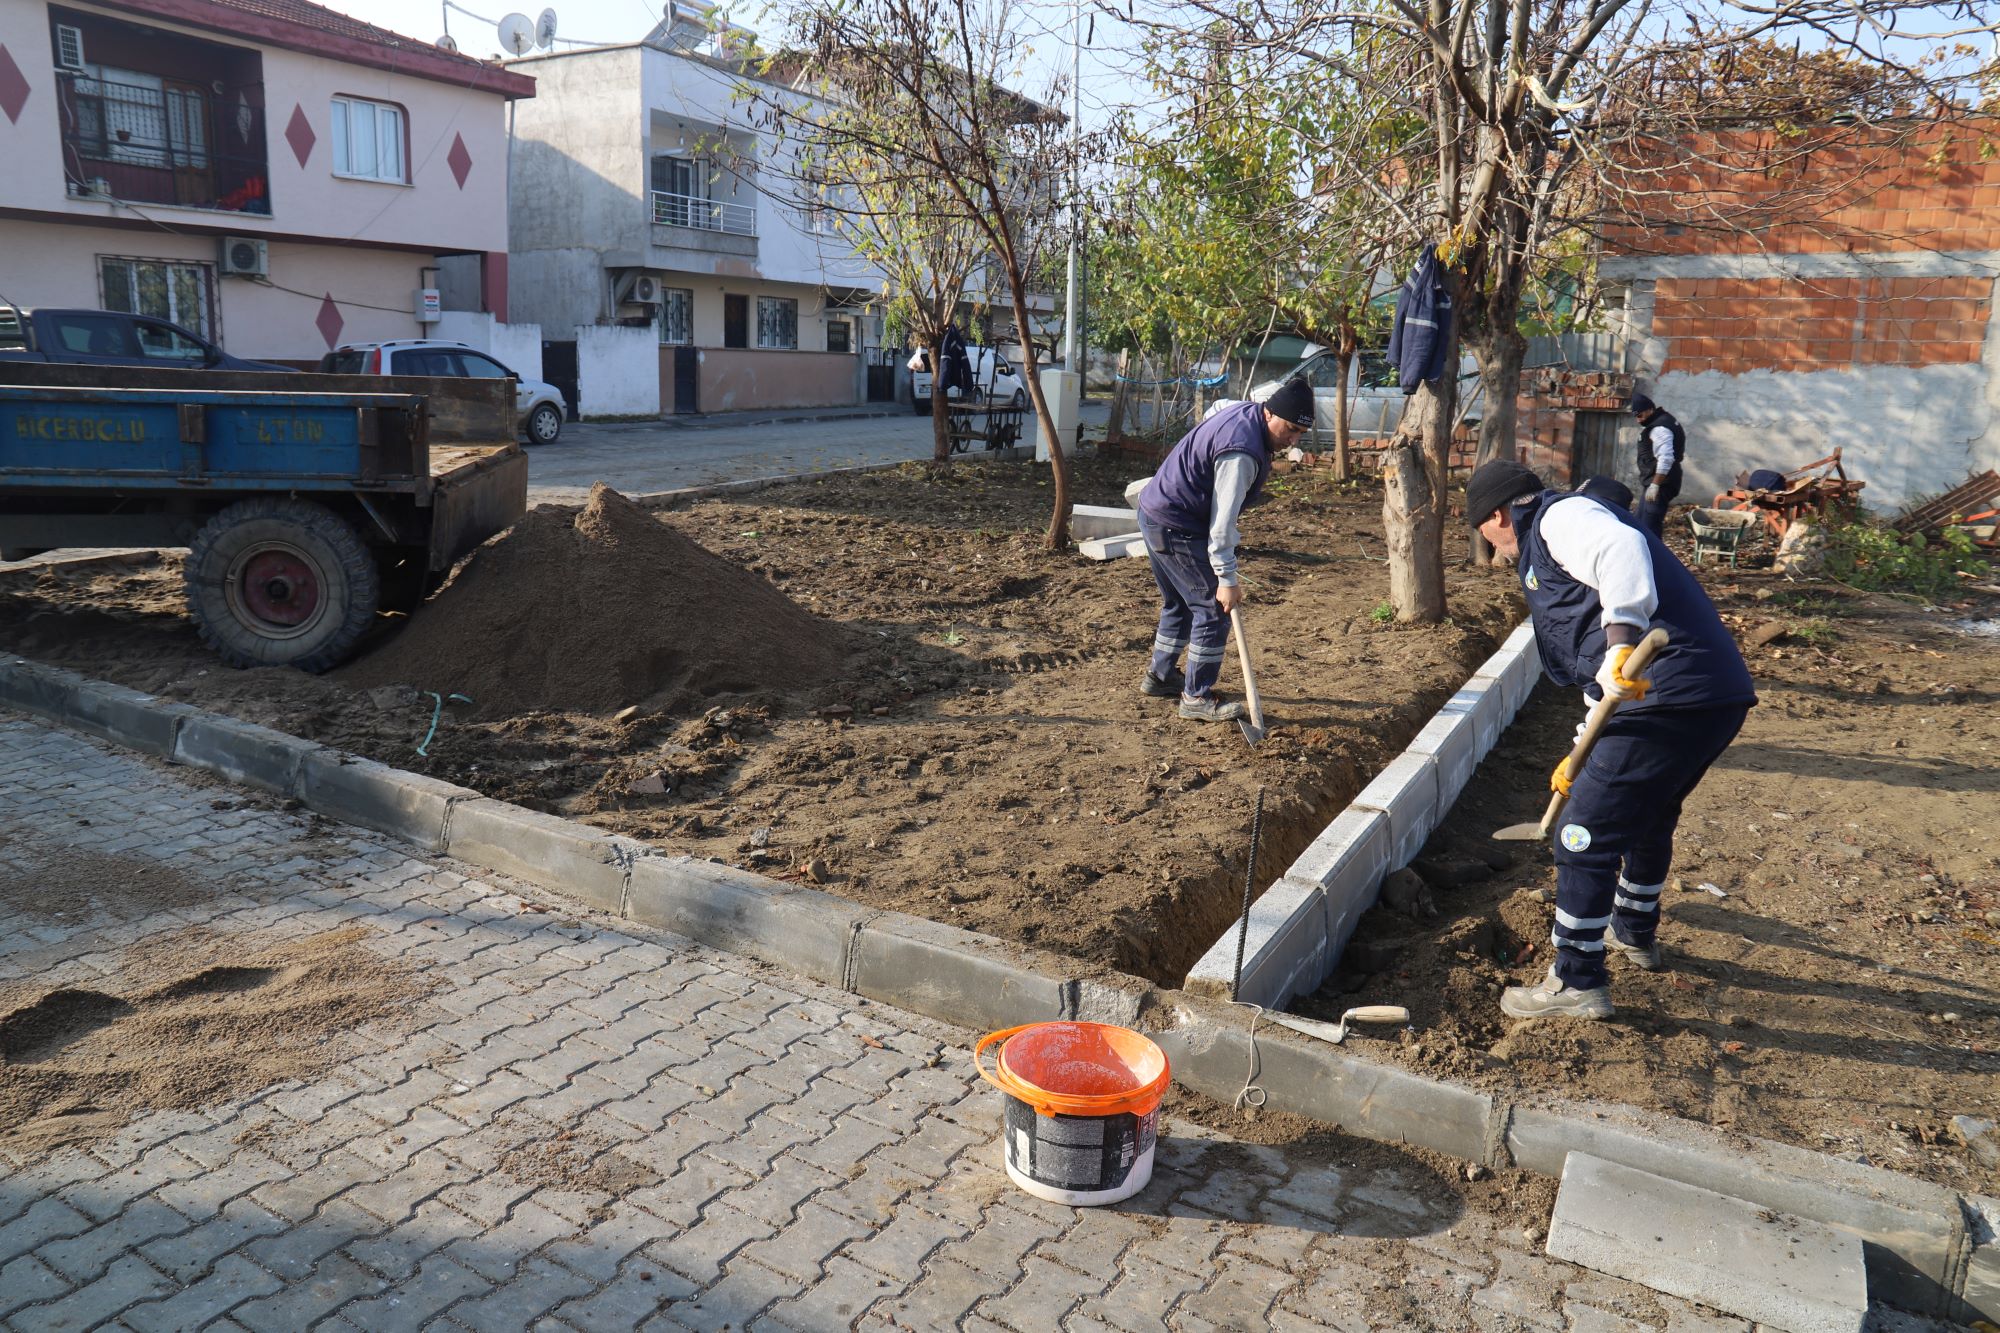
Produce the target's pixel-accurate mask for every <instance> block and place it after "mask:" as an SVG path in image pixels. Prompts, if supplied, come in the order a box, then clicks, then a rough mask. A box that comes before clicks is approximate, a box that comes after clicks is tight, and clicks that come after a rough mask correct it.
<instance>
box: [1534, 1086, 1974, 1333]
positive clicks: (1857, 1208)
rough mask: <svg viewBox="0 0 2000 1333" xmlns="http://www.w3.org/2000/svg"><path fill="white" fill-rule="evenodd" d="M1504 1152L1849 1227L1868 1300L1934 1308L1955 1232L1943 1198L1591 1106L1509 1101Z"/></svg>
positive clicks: (1827, 1163) (1661, 1120)
mask: <svg viewBox="0 0 2000 1333" xmlns="http://www.w3.org/2000/svg"><path fill="white" fill-rule="evenodd" d="M1506 1150H1507V1153H1508V1156H1509V1158H1510V1160H1512V1161H1513V1163H1514V1164H1515V1165H1516V1166H1520V1167H1525V1168H1526V1169H1528V1170H1530V1171H1539V1172H1541V1173H1542V1174H1543V1175H1557V1174H1559V1173H1560V1172H1561V1170H1562V1166H1563V1161H1564V1159H1565V1158H1566V1157H1567V1156H1568V1155H1569V1154H1571V1153H1584V1154H1587V1155H1589V1156H1592V1157H1597V1158H1600V1159H1603V1160H1605V1161H1609V1162H1614V1163H1616V1164H1618V1165H1620V1166H1627V1167H1631V1168H1633V1169H1634V1170H1638V1171H1644V1172H1647V1173H1649V1174H1651V1175H1656V1176H1663V1177H1665V1178H1666V1179H1668V1180H1674V1181H1679V1182H1680V1183H1681V1184H1684V1185H1693V1186H1696V1187H1697V1188H1700V1189H1707V1190H1713V1191H1715V1192H1717V1193H1723V1194H1729V1195H1732V1196H1734V1197H1736V1198H1739V1199H1746V1200H1748V1201H1750V1202H1751V1203H1754V1204H1758V1205H1760V1206H1762V1207H1765V1208H1769V1209H1773V1210H1775V1211H1777V1212H1781V1213H1794V1214H1796V1215H1798V1216H1800V1217H1803V1218H1807V1219H1808V1220H1810V1221H1814V1222H1821V1223H1825V1224H1826V1225H1827V1226H1830V1227H1833V1228H1835V1229H1836V1230H1842V1231H1847V1232H1850V1233H1852V1234H1853V1235H1855V1236H1856V1237H1858V1238H1859V1239H1860V1240H1861V1241H1862V1243H1863V1250H1862V1253H1863V1257H1864V1259H1865V1260H1866V1262H1867V1266H1868V1280H1869V1283H1870V1285H1871V1289H1872V1290H1873V1292H1874V1294H1875V1296H1876V1297H1877V1298H1878V1299H1880V1300H1885V1301H1889V1302H1891V1303H1893V1304H1896V1305H1899V1306H1902V1307H1903V1308H1904V1309H1909V1310H1937V1311H1939V1312H1940V1313H1942V1312H1943V1308H1944V1305H1945V1304H1947V1303H1948V1297H1946V1296H1945V1294H1944V1293H1946V1292H1948V1291H1950V1290H1951V1289H1952V1284H1951V1280H1950V1279H1951V1273H1952V1270H1953V1265H1954V1263H1955V1262H1956V1250H1957V1247H1958V1246H1959V1245H1960V1244H1961V1238H1962V1236H1963V1233H1964V1231H1965V1221H1964V1216H1963V1214H1962V1212H1961V1209H1960V1207H1959V1202H1958V1198H1957V1196H1956V1195H1954V1194H1953V1193H1952V1192H1951V1191H1949V1190H1947V1189H1944V1188H1942V1187H1940V1186H1937V1185H1931V1184H1927V1183H1925V1182H1923V1181H1920V1180H1915V1179H1913V1178H1911V1177H1909V1176H1904V1175H1899V1174H1898V1173H1896V1172H1893V1171H1884V1170H1881V1169H1880V1168H1877V1167H1867V1166H1862V1165H1860V1164H1859V1163H1855V1162H1843V1161H1840V1160H1839V1159H1837V1158H1833V1157H1828V1156H1826V1155H1825V1154H1823V1153H1816V1152H1809V1151H1807V1150H1806V1149H1804V1148H1794V1147H1791V1146H1789V1145H1786V1144H1780V1143H1771V1142H1768V1141H1765V1140H1762V1139H1744V1138H1741V1137H1736V1136H1726V1135H1723V1134H1719V1133H1717V1132H1716V1131H1714V1130H1712V1129H1709V1128H1708V1127H1707V1126H1704V1125H1697V1124H1695V1123H1693V1122H1691V1121H1687V1120H1680V1119H1676V1118H1674V1117H1670V1116H1658V1115H1649V1114H1646V1113H1645V1112H1642V1111H1639V1110H1636V1109H1634V1108H1631V1107H1618V1106H1615V1105H1609V1106H1608V1105H1606V1104H1604V1103H1597V1102H1593V1103H1590V1104H1587V1105H1583V1104H1575V1103H1555V1104H1552V1105H1550V1106H1543V1107H1529V1106H1516V1107H1515V1108H1514V1110H1513V1112H1512V1115H1511V1116H1510V1118H1509V1121H1508V1125H1507V1136H1506Z"/></svg>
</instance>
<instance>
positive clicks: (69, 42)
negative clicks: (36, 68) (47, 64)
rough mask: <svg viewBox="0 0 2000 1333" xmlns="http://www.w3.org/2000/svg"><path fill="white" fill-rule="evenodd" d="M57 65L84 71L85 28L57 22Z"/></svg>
mask: <svg viewBox="0 0 2000 1333" xmlns="http://www.w3.org/2000/svg"><path fill="white" fill-rule="evenodd" d="M56 67H57V68H58V69H73V70H76V71H77V72H78V73H82V72H83V29H82V28H72V27H71V26H70V25H69V24H67V23H58V24H56Z"/></svg>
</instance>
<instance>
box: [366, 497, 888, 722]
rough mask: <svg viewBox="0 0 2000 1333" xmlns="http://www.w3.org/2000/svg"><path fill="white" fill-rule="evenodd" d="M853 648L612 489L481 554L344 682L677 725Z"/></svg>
mask: <svg viewBox="0 0 2000 1333" xmlns="http://www.w3.org/2000/svg"><path fill="white" fill-rule="evenodd" d="M848 647H849V644H848V637H847V635H846V633H845V631H843V630H842V629H841V628H840V627H839V626H836V625H829V624H827V623H826V622H825V621H823V620H820V619H819V618H818V617H817V616H814V615H812V614H810V613H808V612H806V611H805V610H803V609H801V608H800V607H799V606H798V605H797V604H796V603H794V602H793V601H792V600H791V599H790V598H789V597H786V596H785V595H784V594H783V593H781V592H779V591H778V590H777V589H776V588H774V587H772V586H771V584H770V582H769V581H768V580H765V579H762V578H759V577H757V576H756V575H755V574H751V573H749V572H747V571H745V570H744V569H743V567H742V566H741V565H738V564H734V563H732V562H731V561H728V560H723V559H720V558H718V557H717V556H715V555H714V554H712V553H711V552H709V551H707V550H704V549H703V548H702V547H701V546H699V545H697V544H696V543H695V542H693V541H691V540H689V539H688V538H687V537H684V536H682V535H681V534H680V533H678V532H676V531H675V530H674V529H672V528H670V527H668V526H666V525H665V524H662V523H660V522H658V521H657V520H655V519H654V518H653V517H652V516H651V515H650V514H648V513H647V512H646V511H645V510H643V509H641V508H639V506H638V505H636V504H634V503H632V501H630V500H628V499H626V498H625V497H624V496H622V495H620V494H619V493H618V492H616V491H614V490H612V489H611V488H609V487H608V486H605V485H604V484H603V483H601V482H600V483H599V484H598V485H596V486H594V487H592V488H591V492H590V502H589V503H588V504H587V505H585V506H584V507H583V509H582V510H581V511H577V510H571V509H566V508H560V507H557V506H554V505H542V506H539V507H537V508H536V509H535V510H534V511H533V512H531V513H530V514H528V515H527V516H526V517H525V518H523V519H522V520H521V521H520V522H519V523H517V524H515V525H514V526H513V527H512V528H511V529H509V530H508V531H507V532H505V533H503V534H501V535H500V536H499V537H497V538H495V539H494V540H492V541H490V542H488V543H487V544H486V545H484V546H482V547H480V548H479V549H478V550H477V551H475V552H474V553H473V555H472V557H471V558H470V559H468V560H467V561H466V562H465V563H464V564H463V565H462V566H461V567H460V568H459V570H458V572H457V573H456V574H455V575H454V576H453V577H452V579H451V581H450V582H449V583H447V584H446V585H445V586H444V588H443V589H441V590H440V591H439V592H438V593H437V595H436V596H434V597H432V598H431V599H430V600H429V601H428V602H426V603H424V605H423V606H421V607H420V608H418V610H417V612H416V614H415V615H413V616H412V617H411V618H410V623H409V624H408V626H406V627H405V628H404V629H403V630H402V631H401V632H400V633H398V634H396V635H394V636H393V637H392V638H390V639H389V640H388V642H387V643H385V644H384V645H383V646H382V647H380V648H379V649H377V650H376V651H375V652H373V653H371V654H369V655H368V656H367V657H364V658H362V659H361V660H360V661H358V662H356V663H354V664H353V665H351V666H349V667H347V668H346V669H344V670H343V671H341V672H340V673H339V679H341V680H342V681H344V682H345V683H347V684H349V685H351V686H353V687H355V688H357V689H362V690H366V689H368V688H370V687H380V686H388V685H408V686H414V687H416V688H419V689H433V690H436V691H438V692H439V693H448V692H449V693H457V694H462V695H466V696H468V697H470V698H471V699H472V700H473V708H474V710H475V712H476V714H477V715H478V716H482V717H508V716H516V715H520V714H524V713H536V712H584V713H594V712H605V711H611V710H616V709H622V708H626V707H630V706H632V705H639V706H641V707H644V708H646V709H648V710H649V711H657V712H671V711H679V710H681V709H684V708H686V707H687V706H688V705H689V704H690V703H692V702H693V701H695V700H698V699H702V698H705V697H707V696H710V695H714V694H724V693H773V692H776V693H783V692H787V691H795V690H800V689H805V688H809V687H811V686H813V685H816V684H819V683H821V682H824V681H825V680H827V679H828V678H829V677H832V676H835V675H838V674H839V671H840V668H841V666H842V664H843V660H844V659H845V657H846V656H847V651H848Z"/></svg>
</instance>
